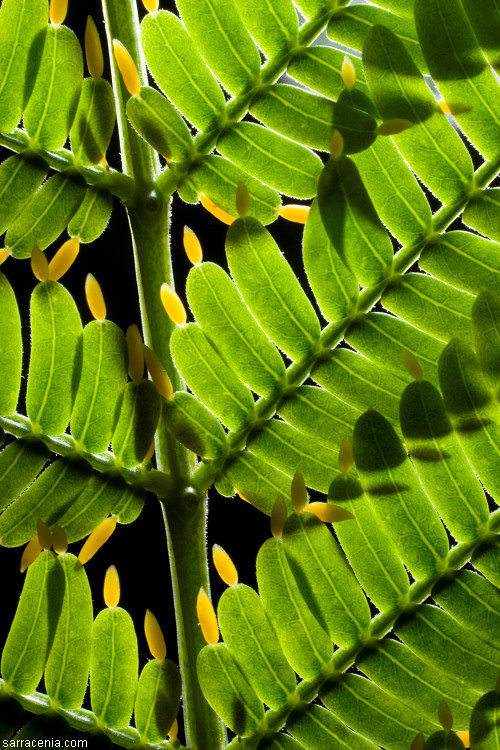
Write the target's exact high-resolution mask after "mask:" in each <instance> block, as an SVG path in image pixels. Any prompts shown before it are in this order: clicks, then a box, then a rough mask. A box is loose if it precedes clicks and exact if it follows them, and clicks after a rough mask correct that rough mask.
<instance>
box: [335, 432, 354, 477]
mask: <svg viewBox="0 0 500 750" xmlns="http://www.w3.org/2000/svg"><path fill="white" fill-rule="evenodd" d="M353 466H354V453H353V450H352V438H351V437H345V438H344V439H343V440H342V443H341V445H340V450H339V468H340V471H341V472H342V473H343V474H349V472H350V471H351V469H352V467H353Z"/></svg>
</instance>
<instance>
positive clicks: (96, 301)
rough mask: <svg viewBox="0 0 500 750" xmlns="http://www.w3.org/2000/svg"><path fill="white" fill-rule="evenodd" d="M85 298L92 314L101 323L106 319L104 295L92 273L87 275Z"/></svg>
mask: <svg viewBox="0 0 500 750" xmlns="http://www.w3.org/2000/svg"><path fill="white" fill-rule="evenodd" d="M85 296H86V297H87V305H88V306H89V309H90V312H91V313H92V315H93V316H94V318H95V319H96V320H99V321H100V322H101V323H102V321H103V320H104V319H105V318H106V303H105V302H104V297H103V295H102V289H101V287H100V285H99V282H98V281H97V279H96V278H95V277H94V276H92V274H91V273H89V274H87V279H86V281H85Z"/></svg>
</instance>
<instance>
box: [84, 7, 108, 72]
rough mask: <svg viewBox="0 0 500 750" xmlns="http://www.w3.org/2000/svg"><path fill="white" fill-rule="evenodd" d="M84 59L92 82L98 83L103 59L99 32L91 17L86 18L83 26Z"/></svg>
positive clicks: (102, 68) (102, 67) (102, 69)
mask: <svg viewBox="0 0 500 750" xmlns="http://www.w3.org/2000/svg"><path fill="white" fill-rule="evenodd" d="M85 58H86V60H87V68H88V70H89V73H90V75H91V76H92V78H93V79H94V81H98V80H99V79H100V78H102V74H103V71H104V57H103V54H102V45H101V40H100V38H99V32H98V31H97V26H96V25H95V23H94V19H93V18H92V16H88V18H87V25H86V26H85Z"/></svg>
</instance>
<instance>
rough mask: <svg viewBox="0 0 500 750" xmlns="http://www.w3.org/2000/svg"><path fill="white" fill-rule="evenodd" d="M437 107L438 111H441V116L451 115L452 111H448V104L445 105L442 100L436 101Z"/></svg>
mask: <svg viewBox="0 0 500 750" xmlns="http://www.w3.org/2000/svg"><path fill="white" fill-rule="evenodd" d="M438 106H439V109H440V110H441V112H442V113H443V115H451V114H452V111H451V109H450V106H449V104H447V103H446V102H445V100H444V99H440V100H439V101H438Z"/></svg>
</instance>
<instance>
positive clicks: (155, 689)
mask: <svg viewBox="0 0 500 750" xmlns="http://www.w3.org/2000/svg"><path fill="white" fill-rule="evenodd" d="M181 691H182V685H181V676H180V674H179V667H178V666H177V664H174V662H173V661H170V659H164V660H163V661H161V662H160V661H157V660H156V659H151V661H149V662H148V663H147V664H146V666H145V667H144V669H143V670H142V672H141V675H140V677H139V684H138V685H137V696H136V699H135V708H134V719H135V726H136V727H137V731H138V732H139V734H140V736H141V742H144V743H146V742H163V740H164V739H165V737H166V735H167V733H168V730H169V729H170V727H171V726H172V724H173V723H174V719H175V717H176V716H177V711H178V710H179V704H180V701H181Z"/></svg>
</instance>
